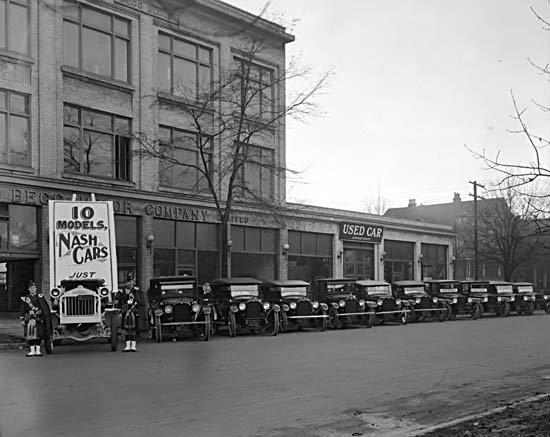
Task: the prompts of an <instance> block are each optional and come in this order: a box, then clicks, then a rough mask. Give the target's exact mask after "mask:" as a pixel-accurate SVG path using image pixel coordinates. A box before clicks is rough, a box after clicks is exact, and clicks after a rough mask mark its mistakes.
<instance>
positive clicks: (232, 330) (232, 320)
mask: <svg viewBox="0 0 550 437" xmlns="http://www.w3.org/2000/svg"><path fill="white" fill-rule="evenodd" d="M227 325H228V326H229V336H230V337H235V336H236V335H237V318H236V317H235V313H234V312H233V311H231V310H229V312H228V313H227Z"/></svg>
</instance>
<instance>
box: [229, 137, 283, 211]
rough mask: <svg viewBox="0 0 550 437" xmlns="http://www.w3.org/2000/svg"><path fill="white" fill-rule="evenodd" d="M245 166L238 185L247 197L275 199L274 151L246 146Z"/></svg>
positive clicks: (239, 175) (239, 176)
mask: <svg viewBox="0 0 550 437" xmlns="http://www.w3.org/2000/svg"><path fill="white" fill-rule="evenodd" d="M244 151H245V158H244V165H243V166H242V168H241V171H240V173H239V174H238V180H237V181H238V183H239V184H240V185H241V191H243V195H244V196H245V197H249V196H252V197H258V198H262V199H265V200H270V199H272V198H273V176H274V163H275V159H274V151H273V150H272V149H267V148H264V147H256V146H246V147H245V149H244Z"/></svg>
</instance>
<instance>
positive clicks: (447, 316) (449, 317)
mask: <svg viewBox="0 0 550 437" xmlns="http://www.w3.org/2000/svg"><path fill="white" fill-rule="evenodd" d="M445 308H446V309H447V311H446V313H445V320H446V321H449V320H452V319H453V318H454V317H453V307H452V306H451V304H449V303H445Z"/></svg>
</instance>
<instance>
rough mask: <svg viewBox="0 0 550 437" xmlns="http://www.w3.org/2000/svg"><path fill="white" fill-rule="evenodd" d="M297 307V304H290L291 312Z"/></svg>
mask: <svg viewBox="0 0 550 437" xmlns="http://www.w3.org/2000/svg"><path fill="white" fill-rule="evenodd" d="M296 306H297V304H296V302H290V309H291V310H295V309H296Z"/></svg>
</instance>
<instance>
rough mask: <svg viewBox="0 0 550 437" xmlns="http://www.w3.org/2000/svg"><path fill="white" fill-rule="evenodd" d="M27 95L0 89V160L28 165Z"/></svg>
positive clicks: (28, 122)
mask: <svg viewBox="0 0 550 437" xmlns="http://www.w3.org/2000/svg"><path fill="white" fill-rule="evenodd" d="M29 126H30V110H29V96H27V95H24V94H20V93H16V92H13V91H7V90H0V162H1V163H3V164H9V165H18V166H22V167H29V166H30V140H29V131H30V129H29Z"/></svg>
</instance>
